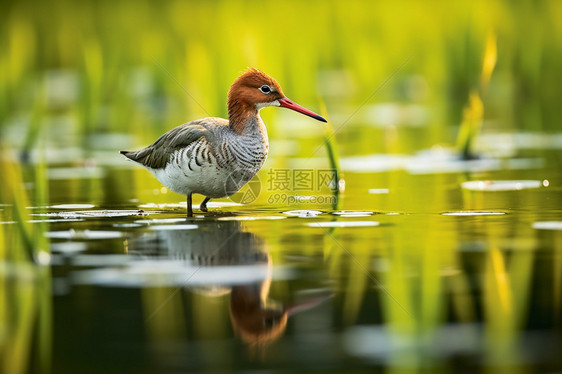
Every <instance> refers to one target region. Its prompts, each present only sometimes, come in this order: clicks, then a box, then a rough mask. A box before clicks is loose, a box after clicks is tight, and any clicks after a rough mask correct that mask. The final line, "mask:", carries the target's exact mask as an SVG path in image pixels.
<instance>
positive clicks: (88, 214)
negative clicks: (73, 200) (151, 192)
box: [32, 210, 155, 219]
mask: <svg viewBox="0 0 562 374" xmlns="http://www.w3.org/2000/svg"><path fill="white" fill-rule="evenodd" d="M150 213H155V212H154V211H152V212H150ZM147 215H148V213H147V212H145V211H144V210H82V211H80V210H78V211H73V212H51V213H36V214H32V216H39V217H60V218H63V219H75V218H114V217H129V216H147Z"/></svg>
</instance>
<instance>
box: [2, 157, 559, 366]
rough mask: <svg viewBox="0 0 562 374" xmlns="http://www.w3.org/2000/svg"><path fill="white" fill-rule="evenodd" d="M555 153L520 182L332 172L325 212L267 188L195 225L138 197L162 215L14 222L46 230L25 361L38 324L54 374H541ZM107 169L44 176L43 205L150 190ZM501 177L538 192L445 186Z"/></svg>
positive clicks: (545, 353) (97, 205)
mask: <svg viewBox="0 0 562 374" xmlns="http://www.w3.org/2000/svg"><path fill="white" fill-rule="evenodd" d="M531 153H532V152H531ZM556 154H557V153H556V152H550V153H549V152H547V153H546V155H547V158H545V159H543V161H544V162H543V165H544V166H543V167H541V168H534V169H531V170H517V171H509V170H499V171H494V172H478V173H471V172H462V173H431V174H424V175H416V174H411V173H408V172H405V171H401V170H397V171H388V172H380V173H373V172H362V173H359V172H347V173H345V174H344V177H345V181H346V183H345V186H346V187H345V191H343V192H342V193H341V195H340V200H339V202H338V204H339V208H338V209H337V210H333V209H332V208H331V204H328V205H326V204H324V205H322V204H313V203H310V202H307V201H304V202H303V201H301V202H300V203H293V204H291V205H287V204H277V205H275V204H268V203H261V201H262V200H264V199H266V197H267V196H271V195H272V193H277V192H279V191H273V192H272V191H269V190H268V188H267V183H266V182H267V178H268V177H267V175H263V176H262V187H263V190H262V191H261V194H263V195H265V196H260V198H258V200H256V201H255V202H254V203H252V204H248V205H228V204H227V205H226V206H222V205H223V204H224V203H230V204H232V202H228V201H226V200H223V202H222V204H221V203H219V205H221V206H219V207H216V206H215V207H211V209H210V210H211V211H210V212H209V213H207V214H198V213H196V215H195V217H193V218H186V217H185V208H184V207H181V204H179V203H181V196H179V195H173V194H171V193H168V194H165V195H154V196H156V197H154V200H155V201H161V202H160V204H162V205H161V206H160V207H158V206H152V207H151V206H150V205H148V206H147V205H146V203H147V201H139V202H135V203H125V201H126V196H123V197H122V199H123V201H124V203H122V204H118V205H117V204H115V203H113V201H114V197H112V196H111V194H108V193H106V194H105V195H104V196H107V201H106V200H104V199H101V200H97V201H95V202H94V203H93V204H91V205H85V206H75V207H72V206H67V205H66V206H65V205H62V206H58V205H56V204H52V205H51V207H43V208H36V209H32V210H30V212H29V213H30V214H32V216H30V218H34V219H48V220H52V222H50V223H48V229H47V233H46V235H47V236H48V237H49V238H50V239H49V242H50V249H51V258H50V263H51V279H50V282H52V298H51V303H52V311H51V312H48V311H47V310H48V309H43V308H41V307H38V308H37V311H36V313H33V314H32V315H31V316H30V317H29V318H32V321H31V329H32V332H31V333H30V334H31V335H30V336H31V341H30V344H31V345H32V347H33V346H35V348H33V349H32V350H31V351H30V355H31V356H32V357H35V356H34V355H36V354H37V352H35V351H34V350H39V351H40V350H41V349H45V347H43V348H40V347H41V346H40V345H39V344H38V341H37V340H34V338H33V337H35V339H37V336H38V331H37V329H38V325H37V321H38V320H39V319H40V318H41V313H52V316H53V317H52V325H51V328H52V335H51V337H50V341H49V343H48V344H49V346H50V347H49V349H50V350H52V351H51V353H50V355H51V356H50V360H51V362H52V372H54V373H73V372H92V373H93V372H100V371H103V372H111V373H113V372H115V373H124V372H141V373H161V372H186V371H206V370H220V371H246V370H293V369H298V370H320V371H336V372H349V371H351V370H353V371H362V370H371V369H372V368H378V369H380V370H384V371H399V372H402V371H411V370H418V369H425V370H428V371H430V372H439V371H442V372H450V371H451V372H459V371H470V372H474V371H486V370H505V371H510V372H513V371H516V372H535V371H555V370H557V369H559V368H560V365H561V364H562V362H561V361H560V355H559V352H560V350H561V349H562V341H561V325H560V322H561V321H560V311H561V307H562V305H561V301H562V299H561V298H562V296H561V295H562V258H561V253H560V251H561V250H562V247H561V245H562V231H561V230H560V216H561V213H562V212H561V209H560V206H561V205H560V202H561V189H560V187H559V186H560V183H561V182H562V174H560V170H559V169H558V168H556V167H550V166H549V165H550V162H551V161H555V158H556ZM531 156H533V155H531ZM534 156H537V155H536V154H535V155H534ZM116 157H119V155H116ZM344 163H345V158H344ZM105 170H106V171H107V173H105V177H101V178H88V179H80V178H71V177H69V178H68V179H56V180H52V179H51V181H50V183H49V189H50V191H51V199H52V200H51V201H52V202H54V203H61V204H62V203H64V204H70V203H81V204H84V203H85V202H86V203H87V204H90V203H88V201H90V200H91V198H90V199H89V198H88V196H92V195H91V194H92V193H94V194H95V192H93V191H95V189H100V188H101V189H103V190H105V189H108V188H110V187H109V186H115V185H120V184H126V183H127V181H131V180H134V179H135V178H141V179H142V180H144V181H146V185H145V188H146V190H148V191H150V193H151V194H154V193H155V191H154V189H155V188H156V189H157V188H159V187H158V184H157V183H158V182H155V183H154V185H153V184H152V182H151V177H150V176H148V173H147V172H146V171H144V170H140V169H131V168H126V169H122V168H120V167H115V168H113V170H111V168H106V169H105ZM262 174H265V171H264V173H262ZM476 176H477V177H478V178H475V177H476ZM514 179H517V180H527V181H532V180H536V181H538V182H539V184H540V185H539V186H536V185H534V187H532V188H529V189H526V188H523V187H524V186H525V183H524V182H520V183H523V184H521V185H519V186H518V188H521V189H518V190H510V191H473V190H469V189H466V188H462V187H461V184H462V183H463V182H464V181H467V180H468V181H470V180H481V181H491V180H503V181H506V180H514ZM546 181H548V182H546ZM483 183H485V184H486V185H489V184H490V183H489V182H483ZM545 185H547V186H546V187H545ZM88 186H89V187H90V188H87V187H88ZM94 187H95V188H94ZM141 190H142V188H141ZM156 192H161V191H156ZM122 193H123V194H125V195H126V194H127V192H126V191H125V192H122ZM147 193H148V192H147ZM141 195H142V192H141ZM68 196H72V198H70V199H69V198H68ZM131 198H132V197H131ZM166 201H169V202H166ZM330 203H331V202H330ZM296 210H300V212H299V211H296ZM295 211H296V212H295ZM459 214H460V215H459ZM544 221H548V222H552V221H555V222H554V225H555V226H554V230H545V229H541V224H540V223H537V222H544ZM556 222H557V223H556ZM5 225H8V226H9V224H5ZM551 225H552V224H551ZM547 228H548V227H547ZM551 228H552V227H551ZM16 279H17V275H16ZM38 285H39V283H38V284H37V285H36V287H37V286H38ZM8 289H9V288H8ZM33 331H35V332H34V333H33ZM34 365H37V363H33V361H32V363H31V366H30V367H31V368H35V369H34V370H32V371H35V370H36V369H38V366H34Z"/></svg>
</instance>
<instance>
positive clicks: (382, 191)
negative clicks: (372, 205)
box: [369, 188, 390, 195]
mask: <svg viewBox="0 0 562 374" xmlns="http://www.w3.org/2000/svg"><path fill="white" fill-rule="evenodd" d="M389 192H390V190H389V189H388V188H370V189H369V193H370V194H373V195H383V194H387V193H389Z"/></svg>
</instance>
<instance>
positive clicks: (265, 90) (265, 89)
mask: <svg viewBox="0 0 562 374" xmlns="http://www.w3.org/2000/svg"><path fill="white" fill-rule="evenodd" d="M259 90H260V91H261V92H263V93H264V94H269V93H271V87H269V86H268V85H266V84H264V85H263V86H261V87H260V88H259Z"/></svg>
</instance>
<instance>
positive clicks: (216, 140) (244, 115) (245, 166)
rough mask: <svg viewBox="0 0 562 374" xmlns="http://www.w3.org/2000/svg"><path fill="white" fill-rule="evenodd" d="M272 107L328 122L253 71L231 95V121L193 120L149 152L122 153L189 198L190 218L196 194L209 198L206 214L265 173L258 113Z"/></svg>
mask: <svg viewBox="0 0 562 374" xmlns="http://www.w3.org/2000/svg"><path fill="white" fill-rule="evenodd" d="M270 106H273V107H282V108H287V109H291V110H293V111H296V112H299V113H302V114H304V115H307V116H309V117H311V118H314V119H316V120H318V121H321V122H328V121H327V120H326V119H325V118H324V117H322V116H320V115H319V114H316V113H314V112H312V111H310V110H308V109H306V108H304V107H302V106H301V105H299V104H297V103H295V102H293V101H292V100H290V99H289V98H287V96H285V94H284V93H283V89H282V88H281V86H280V85H279V83H278V82H277V81H276V80H275V79H274V78H272V77H271V76H269V75H267V74H266V73H264V72H263V71H261V70H258V69H256V68H248V69H247V70H246V71H245V72H243V74H242V75H240V76H239V77H238V78H236V79H235V80H234V82H233V83H232V85H231V87H230V89H229V91H228V97H227V107H228V120H227V119H224V118H217V117H207V118H202V119H198V120H193V121H191V122H187V123H184V124H182V125H180V126H178V127H175V128H173V129H171V130H169V131H168V132H166V133H165V134H163V135H161V136H160V137H159V138H158V139H157V140H156V141H155V142H154V143H152V144H151V145H149V146H148V147H146V148H143V149H141V150H139V151H136V152H130V151H120V153H121V154H123V155H124V156H126V157H127V158H128V159H130V160H132V161H134V162H136V163H138V164H140V165H142V166H143V167H145V168H146V169H148V170H149V171H150V172H151V173H152V174H154V176H155V177H156V179H158V180H159V181H160V183H162V184H163V185H164V186H166V187H167V188H168V189H169V190H171V191H174V192H177V193H180V194H183V195H186V196H187V216H188V217H192V216H193V200H192V196H193V194H201V195H203V196H205V198H204V200H203V202H202V203H201V204H200V206H199V209H200V210H201V211H202V212H207V211H208V209H207V203H208V202H209V200H210V199H216V198H222V197H227V196H230V195H232V194H234V193H236V192H238V191H239V190H240V189H241V188H242V187H243V186H244V185H245V184H246V183H247V182H249V181H250V180H251V179H252V178H253V177H254V176H255V175H256V174H257V172H258V171H259V170H260V169H261V167H262V165H263V164H264V162H265V159H266V157H267V154H268V151H269V139H268V136H267V128H266V127H265V124H264V123H263V121H262V119H261V117H260V115H259V112H260V110H261V109H263V108H265V107H270Z"/></svg>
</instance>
